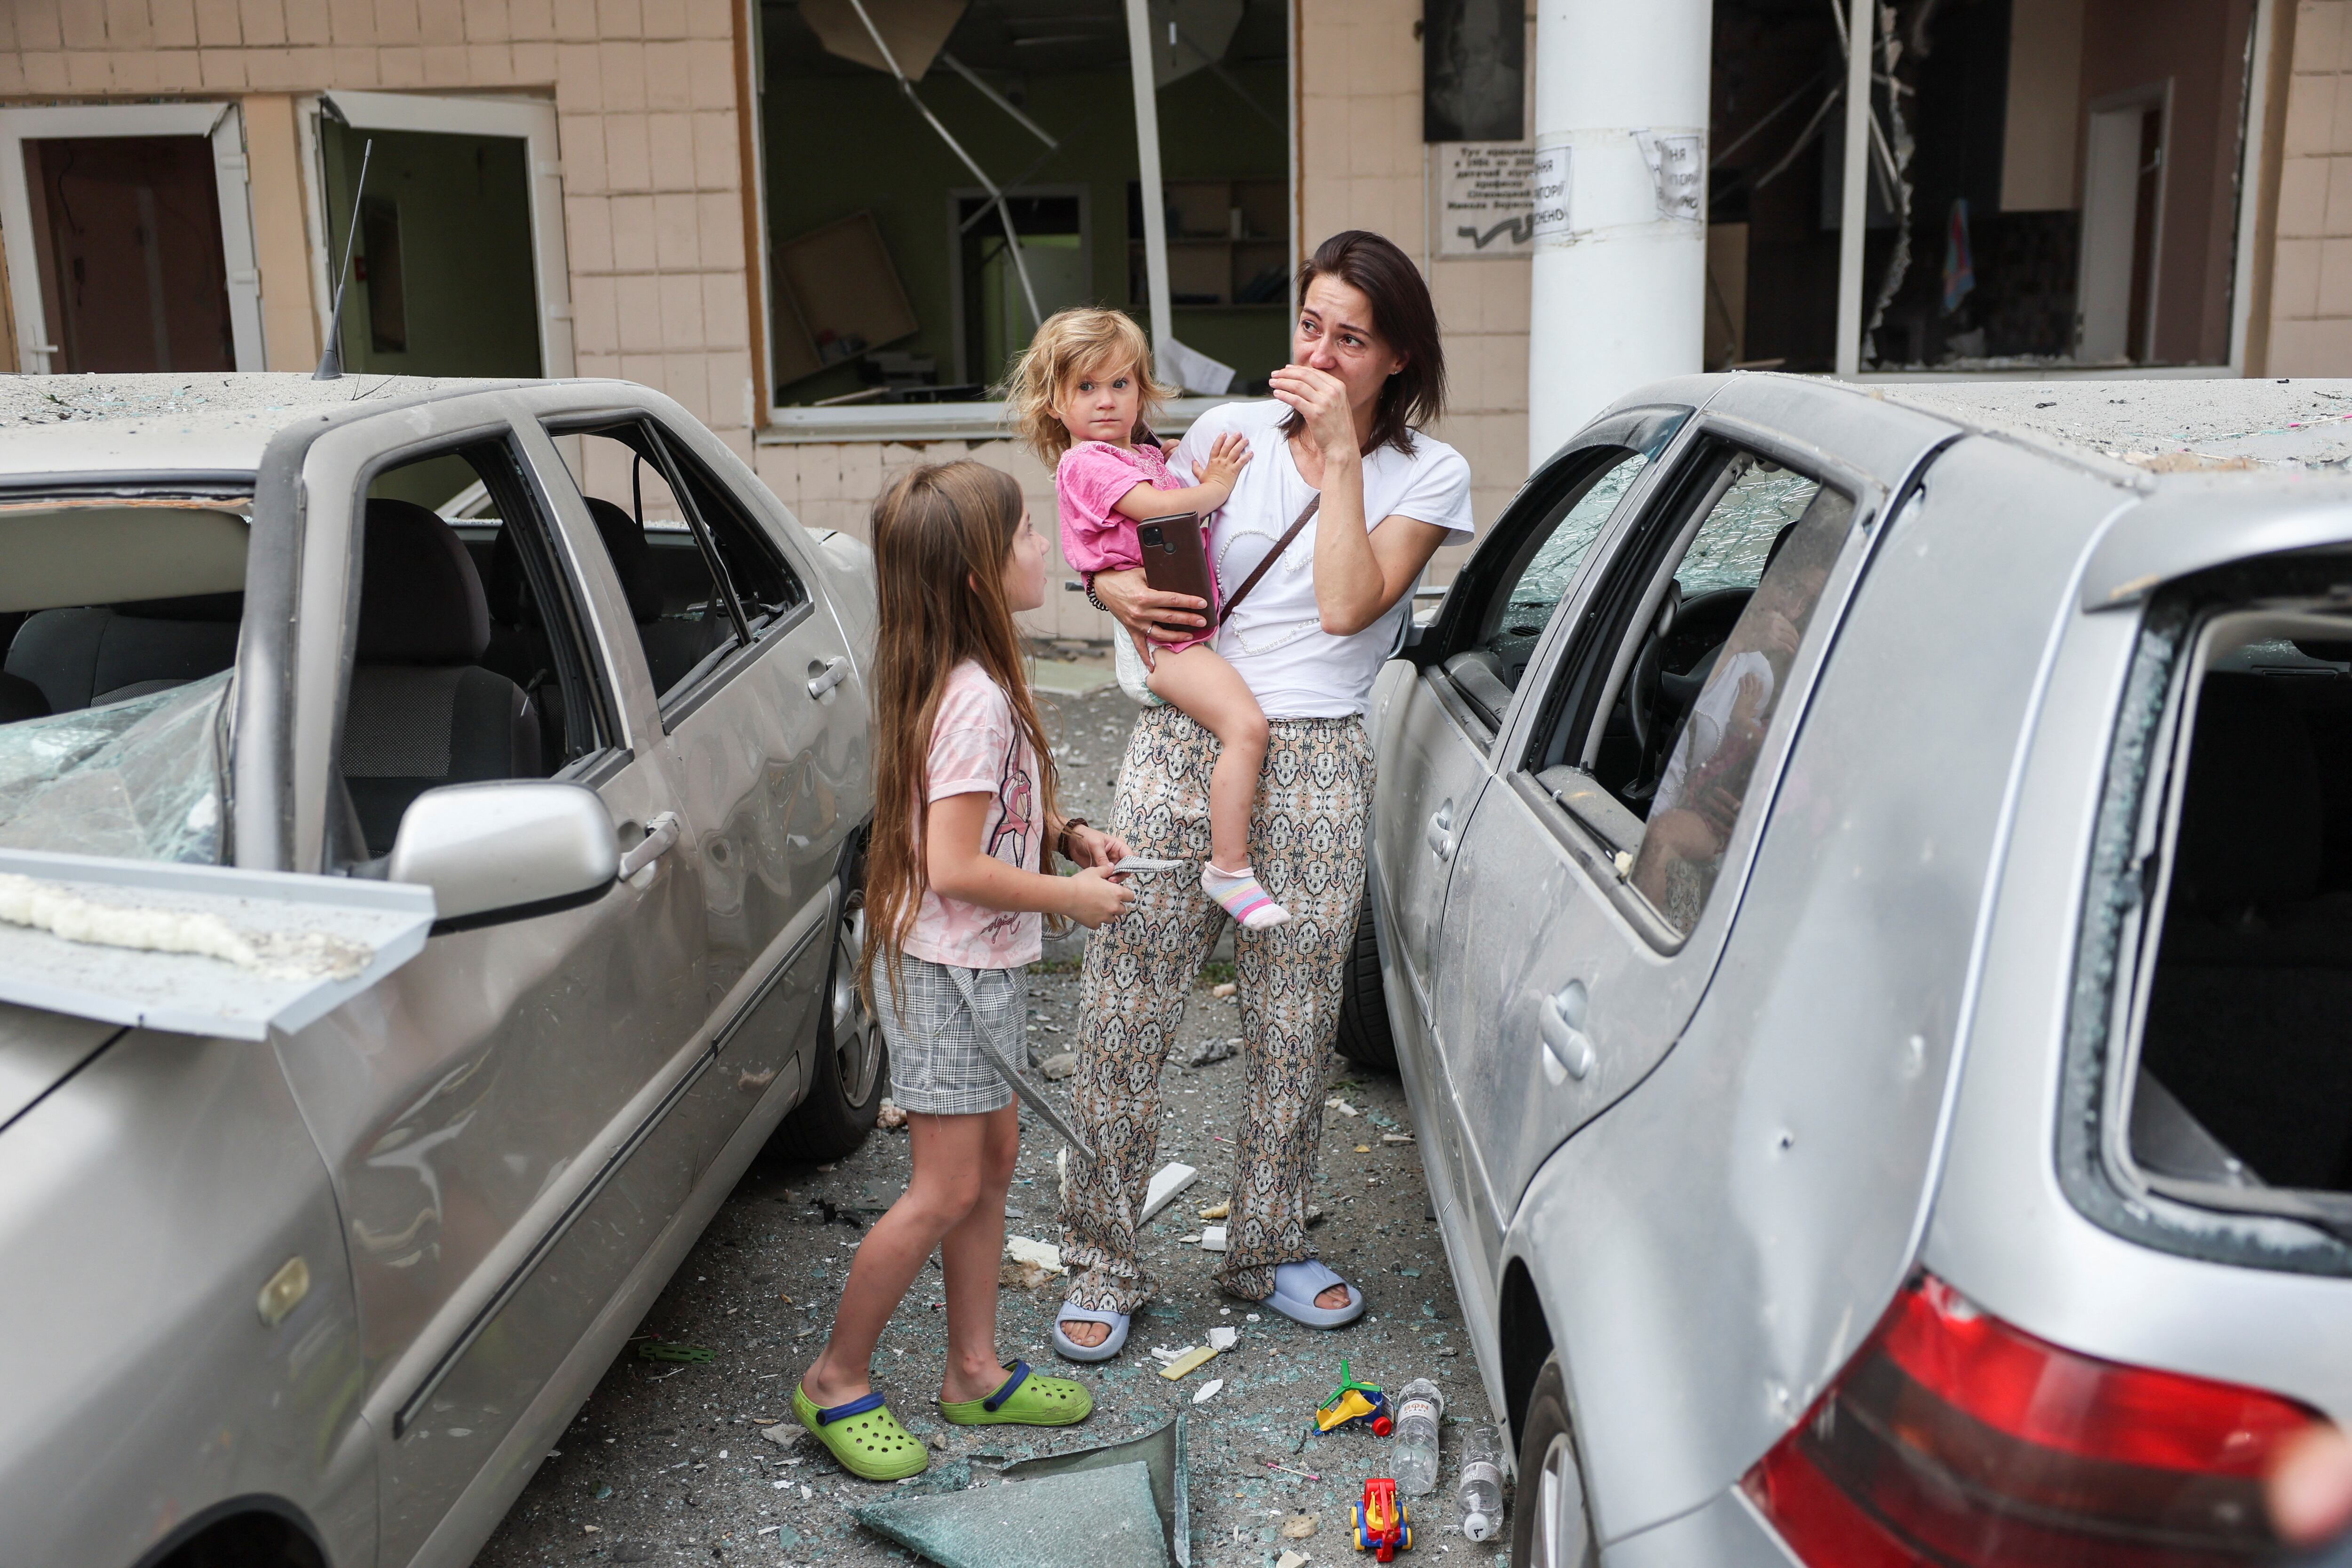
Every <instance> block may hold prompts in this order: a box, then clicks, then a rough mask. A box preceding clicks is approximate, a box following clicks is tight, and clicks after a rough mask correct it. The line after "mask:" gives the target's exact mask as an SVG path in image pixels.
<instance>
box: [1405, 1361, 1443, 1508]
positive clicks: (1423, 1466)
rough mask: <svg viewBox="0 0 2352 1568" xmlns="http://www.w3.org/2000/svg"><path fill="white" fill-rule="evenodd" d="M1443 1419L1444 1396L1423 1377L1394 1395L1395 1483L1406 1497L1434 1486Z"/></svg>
mask: <svg viewBox="0 0 2352 1568" xmlns="http://www.w3.org/2000/svg"><path fill="white" fill-rule="evenodd" d="M1444 1419H1445V1396H1444V1395H1443V1394H1440V1393H1439V1392H1438V1391H1437V1385H1435V1384H1434V1383H1432V1382H1431V1381H1430V1380H1429V1379H1427V1378H1426V1377H1416V1378H1414V1379H1413V1380H1412V1382H1411V1383H1408V1384H1406V1385H1404V1392H1402V1394H1399V1395H1398V1396H1397V1398H1396V1463H1395V1467H1394V1468H1395V1469H1396V1484H1397V1490H1399V1491H1402V1492H1403V1493H1405V1494H1406V1495H1407V1496H1409V1497H1420V1496H1421V1495H1423V1493H1425V1492H1433V1491H1435V1490H1437V1428H1438V1425H1439V1423H1441V1422H1443V1421H1444Z"/></svg>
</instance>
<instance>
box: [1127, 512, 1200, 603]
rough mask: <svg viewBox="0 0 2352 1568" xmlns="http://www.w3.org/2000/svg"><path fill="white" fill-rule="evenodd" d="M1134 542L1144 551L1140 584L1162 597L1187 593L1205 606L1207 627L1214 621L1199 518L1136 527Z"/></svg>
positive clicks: (1182, 517) (1183, 517)
mask: <svg viewBox="0 0 2352 1568" xmlns="http://www.w3.org/2000/svg"><path fill="white" fill-rule="evenodd" d="M1135 538H1136V542H1137V543H1138V544H1140V545H1141V546H1142V547H1143V580H1144V581H1145V582H1146V583H1148V584H1150V586H1151V587H1152V588H1154V589H1157V590H1158V591H1160V592H1162V593H1189V594H1191V595H1192V597H1193V598H1195V599H1198V600H1200V601H1202V603H1204V604H1206V605H1208V607H1209V610H1208V617H1209V623H1210V624H1211V625H1212V626H1213V625H1215V624H1216V620H1217V591H1216V585H1215V582H1214V580H1213V579H1212V578H1211V577H1210V575H1209V550H1208V545H1207V542H1206V541H1205V540H1204V539H1202V537H1201V514H1200V513H1198V512H1183V513H1180V514H1179V515H1177V516H1175V517H1153V518H1152V519H1151V520H1150V521H1149V522H1144V523H1139V524H1137V525H1136V528H1135Z"/></svg>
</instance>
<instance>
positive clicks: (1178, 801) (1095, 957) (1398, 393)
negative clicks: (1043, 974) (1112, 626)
mask: <svg viewBox="0 0 2352 1568" xmlns="http://www.w3.org/2000/svg"><path fill="white" fill-rule="evenodd" d="M1273 392H1274V398H1273V401H1271V402H1255V403H1234V404H1227V405H1225V406H1223V407H1221V408H1217V409H1213V410H1212V411H1211V412H1210V413H1207V414H1204V415H1203V416H1202V418H1201V419H1200V420H1199V421H1198V422H1197V423H1195V424H1194V425H1193V426H1192V430H1191V432H1190V433H1188V434H1186V436H1185V437H1184V441H1183V443H1182V444H1181V446H1180V447H1179V448H1178V449H1177V454H1176V456H1177V460H1178V462H1179V463H1180V465H1186V466H1191V465H1194V464H1196V463H1197V462H1198V460H1199V459H1200V458H1201V457H1202V455H1204V454H1206V453H1207V452H1208V451H1209V450H1210V449H1211V447H1212V446H1213V444H1214V443H1215V442H1216V441H1217V439H1218V438H1219V437H1220V436H1223V435H1226V434H1241V435H1243V436H1244V437H1246V438H1247V439H1248V441H1249V443H1250V446H1251V450H1252V453H1253V454H1254V457H1253V461H1252V462H1251V463H1250V464H1249V465H1248V466H1247V467H1245V468H1244V469H1243V470H1242V471H1241V476H1240V478H1239V479H1238V480H1237V481H1236V482H1235V486H1234V493H1233V495H1232V497H1230V498H1229V499H1228V500H1227V501H1226V503H1225V506H1224V507H1223V510H1222V511H1220V512H1219V513H1218V514H1217V515H1216V517H1215V518H1214V520H1213V525H1212V531H1211V535H1210V549H1211V550H1212V551H1213V554H1214V557H1215V560H1216V566H1217V575H1218V580H1220V581H1221V582H1223V583H1224V584H1225V585H1227V586H1226V589H1225V592H1226V594H1227V595H1228V597H1229V598H1234V597H1240V598H1242V602H1241V603H1240V605H1239V607H1238V608H1237V609H1236V610H1235V611H1234V614H1233V616H1232V618H1231V619H1230V620H1229V621H1227V622H1225V623H1224V624H1223V627H1222V629H1221V630H1220V631H1219V632H1218V633H1217V637H1216V649H1217V652H1219V653H1222V654H1223V655H1224V657H1225V659H1226V661H1227V662H1228V663H1230V664H1232V665H1233V667H1234V669H1235V670H1236V671H1238V672H1239V673H1240V674H1241V676H1242V678H1243V679H1244V681H1245V682H1247V683H1248V685H1249V687H1250V690H1251V692H1252V693H1253V694H1254V695H1255V696H1256V698H1257V700H1258V703H1259V706H1262V707H1263V708H1264V709H1265V716H1266V719H1267V721H1268V730H1269V740H1268V744H1267V748H1266V758H1265V768H1264V769H1263V770H1262V772H1261V774H1260V776H1259V792H1258V796H1257V801H1256V806H1255V811H1254V812H1253V814H1252V818H1251V824H1250V843H1251V845H1252V853H1253V858H1254V860H1255V864H1256V871H1257V875H1258V880H1259V882H1260V883H1263V884H1264V886H1265V890H1266V893H1267V894H1268V895H1269V896H1271V897H1273V898H1274V899H1276V901H1277V902H1279V903H1280V904H1283V905H1284V907H1286V909H1288V910H1289V911H1290V914H1291V919H1290V921H1289V923H1288V924H1286V925H1275V926H1270V927H1268V928H1266V929H1264V930H1255V931H1252V930H1243V931H1241V932H1239V933H1238V934H1237V935H1236V936H1235V941H1234V948H1235V953H1236V956H1237V957H1238V959H1239V965H1238V967H1239V969H1240V979H1241V1006H1242V1044H1243V1049H1244V1056H1245V1058H1246V1061H1247V1064H1248V1071H1249V1110H1248V1113H1247V1115H1246V1117H1245V1119H1244V1124H1243V1126H1242V1129H1241V1136H1240V1141H1239V1145H1238V1147H1237V1149H1236V1154H1235V1170H1234V1186H1233V1215H1232V1218H1231V1219H1230V1221H1229V1223H1228V1235H1229V1237H1230V1248H1231V1249H1230V1250H1229V1251H1228V1252H1227V1253H1226V1254H1225V1256H1224V1260H1223V1266H1222V1268H1221V1269H1220V1270H1219V1273H1218V1280H1219V1282H1220V1283H1221V1284H1222V1285H1223V1287H1224V1289H1225V1290H1226V1291H1229V1292H1230V1293H1232V1294H1234V1295H1235V1296H1239V1297H1242V1298H1244V1299H1245V1300H1248V1301H1263V1302H1265V1303H1266V1304H1267V1305H1269V1306H1270V1307H1272V1308H1273V1309H1274V1310H1276V1311H1277V1312H1283V1313H1284V1314H1286V1316H1289V1317H1292V1318H1295V1319H1297V1321H1299V1322H1305V1323H1309V1324H1313V1325H1315V1326H1317V1327H1328V1328H1336V1327H1338V1326H1339V1324H1341V1323H1345V1322H1353V1321H1354V1320H1355V1319H1356V1318H1357V1317H1359V1316H1360V1315H1361V1314H1362V1312H1363V1310H1364V1298H1363V1294H1362V1292H1361V1291H1358V1290H1357V1289H1356V1288H1355V1287H1354V1286H1352V1285H1349V1284H1348V1283H1347V1282H1346V1281H1342V1280H1341V1279H1340V1278H1339V1275H1337V1274H1336V1273H1334V1272H1332V1270H1330V1269H1328V1267H1326V1266H1325V1265H1324V1264H1323V1263H1321V1262H1320V1261H1319V1260H1316V1259H1315V1257H1314V1256H1313V1250H1312V1249H1310V1248H1309V1247H1308V1245H1307V1179H1308V1176H1309V1175H1310V1174H1311V1173H1312V1171H1313V1168H1314V1165H1315V1146H1316V1139H1317V1136H1318V1133H1319V1132H1320V1129H1321V1124H1322V1114H1321V1106H1322V1101H1323V1052H1324V1049H1325V1047H1326V1046H1327V1045H1328V1042H1329V1040H1330V1039H1331V1033H1332V1026H1333V1024H1334V1022H1335V1020H1336V1019H1337V1018H1338V1016H1339V988H1340V979H1341V974H1342V966H1343V965H1344V963H1345V961H1346V957H1347V954H1348V950H1349V944H1350V942H1351V941H1352V939H1353V937H1354V935H1355V928H1356V909H1357V904H1358V902H1359V899H1360V896H1361V892H1362V888H1363V879H1364V835H1365V828H1366V823H1367V821H1368V819H1369V817H1370V810H1371V804H1372V758H1371V750H1370V746H1369V745H1368V744H1367V742H1366V740H1365V738H1364V727H1363V712H1364V705H1365V700H1366V698H1367V697H1368V696H1369V695H1370V692H1371V687H1372V680H1373V677H1374V676H1375V675H1376V674H1378V673H1379V671H1380V667H1381V664H1382V663H1383V662H1385V661H1386V659H1387V658H1388V656H1389V653H1390V652H1391V649H1392V648H1393V647H1394V646H1395V645H1396V641H1397V635H1398V632H1399V631H1400V630H1401V628H1402V624H1403V620H1404V617H1405V616H1406V615H1407V614H1408V613H1410V607H1409V606H1408V604H1407V603H1406V600H1407V597H1408V595H1409V594H1410V593H1411V592H1412V585H1413V583H1414V582H1415V581H1417V580H1419V579H1420V577H1421V573H1422V570H1423V568H1424V567H1426V566H1427V565H1428V564H1429V559H1430V557H1431V556H1432V555H1433V554H1435V553H1436V550H1437V548H1438V546H1440V545H1442V544H1444V543H1446V542H1447V541H1448V540H1449V539H1460V538H1467V537H1468V535H1469V533H1470V529H1471V517H1470V468H1469V465H1468V464H1466V463H1465V462H1464V461H1463V459H1462V456H1461V455H1460V454H1458V453H1456V452H1455V451H1454V449H1453V448H1452V447H1450V446H1447V445H1445V444H1444V443H1443V442H1439V441H1433V440H1432V439H1431V438H1430V437H1428V436H1426V435H1423V434H1419V433H1418V432H1417V431H1416V430H1415V429H1414V427H1415V426H1416V425H1420V424H1423V423H1428V422H1429V421H1430V420H1432V419H1433V418H1435V417H1436V415H1437V413H1438V412H1439V410H1440V409H1441V408H1442V407H1443V405H1444V392H1445V361H1444V351H1443V350H1442V349H1441V347H1440V345H1439V342H1438V332H1437V313H1436V310H1435V308H1434V307H1433V305H1432V304H1431V302H1430V298H1429V289H1428V286H1427V285H1426V284H1424V283H1423V281H1422V277H1421V274H1420V273H1419V272H1418V271H1417V270H1415V268H1414V267H1413V265H1412V262H1411V261H1410V260H1409V259H1408V258H1407V257H1406V256H1405V255H1404V253H1403V252H1402V251H1401V250H1399V249H1398V248H1397V247H1396V246H1394V245H1392V244H1391V243H1390V242H1389V241H1387V240H1385V239H1383V238H1381V236H1380V235H1375V234H1369V233H1366V232H1364V231H1362V230H1349V232H1347V233H1344V234H1339V235H1333V236H1332V237H1331V238H1329V239H1328V240H1326V241H1324V242H1323V244H1322V246H1320V247H1319V248H1318V249H1317V251H1316V252H1315V255H1314V256H1313V258H1312V259H1310V260H1309V261H1308V262H1307V264H1306V266H1304V267H1301V268H1300V269H1299V276H1298V318H1297V325H1296V327H1295V328H1294V329H1293V332H1292V337H1291V363H1289V364H1288V365H1286V366H1284V367H1283V368H1282V369H1280V370H1278V371H1275V373H1274V377H1273ZM1310 507H1312V508H1313V509H1312V511H1311V513H1310V511H1309V508H1310ZM1302 517H1304V518H1305V521H1304V523H1303V526H1302V527H1300V528H1298V530H1297V533H1296V535H1295V537H1294V538H1292V540H1291V542H1290V544H1289V545H1288V546H1287V547H1286V548H1285V549H1282V550H1281V551H1280V553H1279V555H1278V557H1277V558H1276V559H1274V560H1273V562H1272V564H1271V566H1270V567H1269V568H1268V570H1266V571H1265V573H1264V574H1263V575H1261V576H1259V577H1258V578H1257V580H1256V581H1255V584H1254V585H1253V586H1251V587H1250V588H1249V591H1248V592H1247V594H1246V595H1245V596H1244V595H1241V592H1240V591H1241V588H1242V585H1243V584H1244V583H1245V582H1248V581H1249V580H1250V579H1251V576H1252V574H1253V573H1255V572H1256V571H1257V569H1258V568H1259V566H1260V565H1261V564H1262V563H1265V562H1266V560H1267V559H1268V557H1269V556H1274V555H1275V554H1276V545H1277V543H1278V541H1280V540H1281V539H1282V538H1283V537H1284V535H1285V534H1286V532H1289V531H1290V530H1291V529H1292V527H1293V524H1294V522H1296V521H1298V520H1299V519H1301V518H1302ZM1090 591H1091V592H1092V594H1093V595H1094V597H1095V601H1096V602H1097V603H1098V604H1100V605H1101V606H1102V607H1103V608H1104V609H1106V610H1108V612H1110V613H1111V614H1112V615H1113V616H1115V617H1117V618H1118V621H1119V622H1121V623H1122V624H1123V625H1125V626H1127V627H1128V628H1129V629H1130V630H1132V631H1135V632H1141V633H1143V634H1144V635H1146V636H1148V637H1157V638H1160V639H1162V640H1165V641H1181V639H1182V638H1183V637H1185V636H1186V635H1188V634H1191V633H1192V630H1193V629H1194V628H1198V627H1201V626H1203V625H1205V624H1206V623H1207V622H1206V619H1205V617H1204V616H1203V614H1202V611H1203V610H1204V609H1205V608H1206V606H1204V605H1203V604H1202V601H1199V600H1198V599H1193V598H1191V597H1188V596H1186V595H1182V594H1171V593H1155V592H1153V591H1151V590H1150V589H1149V588H1147V587H1145V586H1144V582H1143V574H1142V573H1141V572H1140V571H1123V572H1108V571H1107V572H1102V573H1099V574H1097V576H1096V577H1095V579H1094V580H1093V582H1092V583H1091V584H1090ZM1215 761H1216V743H1215V740H1214V738H1213V737H1212V736H1211V735H1210V734H1209V733H1208V732H1207V731H1206V730H1204V729H1202V727H1200V726H1199V725H1197V724H1195V723H1193V722H1192V720H1191V719H1189V718H1187V717H1185V716H1184V715H1182V714H1181V713H1180V712H1178V711H1177V710H1176V709H1174V708H1172V707H1154V708H1150V709H1148V710H1147V711H1146V712H1145V713H1144V714H1143V716H1142V717H1141V718H1139V720H1138V721H1137V723H1136V727H1135V731H1134V734H1133V736H1132V737H1131V738H1130V739H1129V743H1128V749H1127V760H1126V763H1125V765H1124V766H1123V768H1121V770H1120V774H1119V781H1118V803H1117V806H1116V808H1115V810H1116V812H1117V821H1116V823H1115V831H1117V832H1118V834H1119V835H1120V836H1122V837H1123V838H1124V839H1125V840H1126V841H1127V842H1128V843H1129V845H1131V846H1132V847H1133V849H1134V852H1135V853H1137V854H1138V855H1142V856H1147V857H1152V858H1169V859H1180V860H1183V861H1186V862H1191V861H1196V860H1199V859H1201V858H1202V857H1203V856H1205V855H1206V854H1208V852H1209V827H1208V820H1209V775H1210V770H1211V768H1212V767H1213V765H1214V764H1215ZM1134 885H1135V888H1136V894H1137V896H1136V902H1135V904H1134V906H1133V907H1132V908H1131V909H1130V910H1129V913H1128V914H1127V915H1126V916H1124V917H1123V918H1121V919H1120V920H1118V921H1116V922H1114V923H1112V924H1111V925H1107V926H1105V927H1104V928H1103V930H1102V931H1100V932H1099V933H1097V935H1096V936H1094V937H1093V939H1092V940H1091V941H1089V942H1088V944H1087V959H1086V975H1085V979H1084V983H1083V988H1082V990H1081V993H1080V1002H1079V1011H1080V1022H1079V1030H1078V1059H1079V1069H1078V1076H1077V1078H1076V1081H1075V1082H1076V1088H1075V1092H1074V1093H1073V1095H1072V1106H1073V1110H1074V1111H1075V1113H1076V1116H1077V1119H1078V1124H1079V1129H1080V1131H1081V1132H1083V1133H1084V1134H1085V1135H1086V1137H1087V1142H1088V1143H1089V1144H1090V1145H1092V1147H1093V1149H1094V1152H1095V1155H1096V1158H1095V1161H1094V1162H1093V1163H1091V1164H1089V1163H1088V1162H1087V1161H1086V1160H1083V1159H1080V1158H1077V1157H1076V1156H1075V1155H1074V1156H1073V1158H1072V1160H1071V1162H1070V1190H1069V1197H1068V1198H1067V1200H1066V1202H1065V1204H1064V1207H1063V1229H1064V1241H1063V1248H1062V1258H1063V1260H1064V1261H1065V1262H1066V1263H1067V1264H1068V1265H1069V1267H1070V1273H1071V1279H1070V1285H1069V1288H1068V1291H1067V1292H1066V1300H1065V1301H1064V1302H1063V1305H1062V1311H1061V1315H1060V1321H1059V1322H1056V1323H1055V1329H1054V1343H1055V1348H1056V1349H1057V1350H1058V1351H1060V1353H1061V1354H1063V1355H1065V1356H1066V1357H1069V1358H1070V1359H1072V1360H1076V1361H1104V1360H1108V1359H1109V1358H1110V1357H1111V1356H1113V1355H1116V1354H1118V1350H1119V1347H1120V1346H1121V1345H1122V1344H1124V1343H1126V1340H1127V1331H1128V1321H1129V1316H1130V1315H1131V1314H1132V1313H1133V1312H1135V1310H1136V1309H1137V1308H1138V1307H1139V1306H1140V1305H1142V1303H1143V1302H1144V1301H1147V1300H1149V1299H1150V1295H1151V1285H1150V1281H1149V1280H1148V1279H1146V1278H1145V1277H1144V1274H1143V1271H1142V1269H1141V1266H1140V1265H1139V1262H1138V1260H1137V1258H1136V1247H1135V1225H1134V1216H1136V1215H1137V1214H1139V1213H1140V1212H1141V1210H1142V1205H1143V1196H1144V1189H1145V1186H1146V1185H1147V1183H1148V1182H1149V1180H1150V1175H1151V1170H1152V1166H1154V1164H1155V1163H1156V1161H1157V1158H1158V1142H1159V1124H1160V1115H1161V1111H1160V1068H1161V1066H1162V1064H1163V1063H1164V1062H1165V1061H1166V1060H1167V1056H1168V1050H1169V1047H1170V1045H1171V1043H1172V1042H1173V1040H1175V1038H1176V1027H1177V1024H1178V1022H1179V1021H1180V1020H1181V1018H1182V1015H1183V1010H1184V1000H1185V997H1186V995H1187V993H1188V992H1189V991H1190V990H1191V988H1192V982H1193V978H1194V977H1195V976H1196V975H1197V974H1198V972H1199V970H1200V967H1201V961H1202V958H1204V957H1205V956H1207V954H1208V950H1209V948H1210V946H1211V945H1212V944H1213V942H1214V941H1215V939H1216V936H1217V931H1218V925H1219V923H1220V922H1221V921H1222V920H1223V912H1222V911H1221V910H1220V909H1219V908H1218V906H1217V905H1216V904H1213V902H1211V901H1210V899H1209V896H1208V895H1207V894H1205V893H1203V892H1202V891H1201V887H1200V883H1199V880H1198V879H1197V878H1196V877H1193V876H1189V875H1180V874H1163V875H1144V876H1140V877H1138V878H1136V879H1134Z"/></svg>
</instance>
